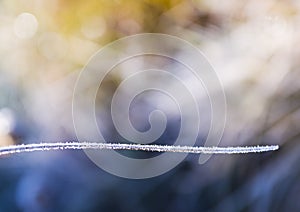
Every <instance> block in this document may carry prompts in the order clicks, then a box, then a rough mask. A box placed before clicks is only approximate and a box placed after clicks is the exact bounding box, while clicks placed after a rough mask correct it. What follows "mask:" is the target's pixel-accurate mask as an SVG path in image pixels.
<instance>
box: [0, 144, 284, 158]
mask: <svg viewBox="0 0 300 212" xmlns="http://www.w3.org/2000/svg"><path fill="white" fill-rule="evenodd" d="M278 148H279V146H278V145H272V146H246V147H200V146H197V147H194V146H172V145H155V144H147V145H145V144H120V143H89V142H68V143H61V142H58V143H39V144H21V145H12V146H7V147H0V156H1V155H6V154H15V153H22V152H33V151H49V150H64V149H73V150H75V149H97V150H136V151H152V152H181V153H196V154H200V153H204V154H239V153H258V152H267V151H274V150H277V149H278Z"/></svg>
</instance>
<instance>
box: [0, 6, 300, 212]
mask: <svg viewBox="0 0 300 212" xmlns="http://www.w3.org/2000/svg"><path fill="white" fill-rule="evenodd" d="M299 26H300V4H299V3H298V1H275V0H266V1H259V0H254V1H249V2H247V1H231V0H230V1H217V0H202V1H196V0H195V1H192V0H142V1H138V0H127V1H122V0H114V1H109V0H88V1H82V0H53V1H46V0H26V1H25V0H2V1H0V57H1V60H0V144H1V145H7V144H11V143H33V142H40V141H41V140H42V141H57V140H58V139H59V140H61V141H69V140H75V139H76V136H75V133H74V129H73V123H72V113H71V100H72V92H73V88H74V84H75V81H76V78H77V76H78V72H79V71H80V70H81V69H82V68H83V66H84V65H85V64H86V63H87V61H88V59H89V58H90V57H91V56H92V55H93V54H94V53H95V52H96V51H97V50H99V48H101V47H102V46H104V45H105V44H108V43H110V42H111V41H114V40H116V39H118V38H122V37H124V36H128V35H134V34H136V33H142V32H159V33H166V34H171V35H175V36H179V37H181V38H184V39H186V40H188V41H190V42H191V43H193V44H194V45H195V46H197V47H199V48H200V49H201V50H202V51H203V52H204V53H205V55H206V56H207V57H208V58H209V60H210V61H211V63H212V64H213V66H214V68H215V70H216V72H217V73H218V75H219V77H220V79H221V81H222V83H223V85H224V89H225V92H226V96H227V101H228V114H227V126H226V129H225V133H224V137H223V140H222V143H221V145H222V146H227V145H231V146H236V145H256V144H279V145H281V149H280V150H279V151H278V152H276V153H270V154H269V153H267V154H260V155H246V156H237V155H235V156H215V157H213V158H211V159H210V160H209V161H208V162H207V163H206V164H205V165H202V166H200V165H198V163H197V159H198V158H197V157H196V156H194V155H190V156H189V157H188V158H187V159H186V160H185V161H184V162H183V163H181V164H180V165H179V166H178V167H176V168H175V169H173V170H172V171H170V172H168V173H167V174H165V175H163V176H160V177H157V178H154V179H148V180H141V181H134V180H126V179H120V178H118V177H115V176H112V175H109V174H107V173H105V172H103V171H101V170H99V168H98V167H96V166H95V165H94V164H92V163H91V162H90V161H89V160H88V159H87V158H86V156H85V155H84V154H83V153H80V152H69V151H66V152H64V153H61V152H53V153H42V154H39V153H34V154H26V155H25V154H24V155H20V156H16V157H6V158H1V160H0V173H1V174H0V180H1V183H0V211H99V210H104V211H108V210H112V211H116V210H118V211H132V210H139V211H153V210H162V211H201V210H203V211H299V210H300V205H299V203H298V202H299V201H298V199H297V198H298V196H299V191H300V182H299V180H298V179H299V174H300V169H299V166H298V161H299V160H300V156H299V155H300V154H299V153H300V145H299V124H300V113H299V107H300V101H299V98H300V95H299V90H300V87H299V85H300V84H299V76H300V70H299V65H300V64H299V57H300V50H299V49H300V48H299V36H300V28H299ZM187 57H188V55H187ZM114 77H115V78H113V79H110V80H107V81H106V82H104V84H105V83H106V86H105V88H106V89H107V90H106V91H107V95H111V92H112V91H113V90H114V89H115V88H116V86H117V84H118V83H119V82H120V80H121V77H120V76H114ZM84 95H85V94H84ZM105 97H106V96H105ZM105 97H104V99H105ZM103 102H104V103H103ZM101 103H102V104H105V103H106V102H105V100H103V99H101ZM171 128H172V124H171ZM174 128H175V127H174ZM108 134H109V135H113V134H114V132H109V133H108ZM170 137H172V136H170ZM198 144H201V142H200V143H198Z"/></svg>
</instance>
